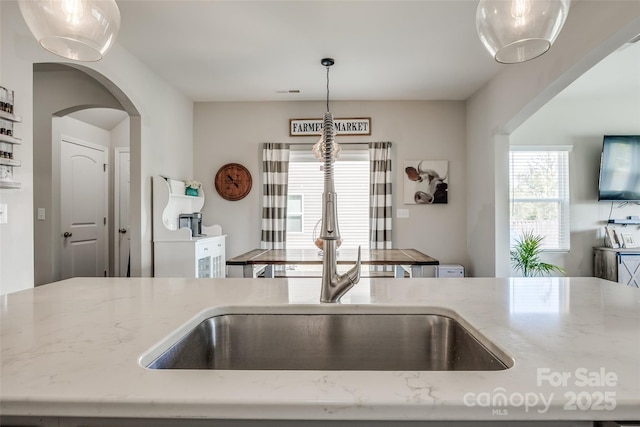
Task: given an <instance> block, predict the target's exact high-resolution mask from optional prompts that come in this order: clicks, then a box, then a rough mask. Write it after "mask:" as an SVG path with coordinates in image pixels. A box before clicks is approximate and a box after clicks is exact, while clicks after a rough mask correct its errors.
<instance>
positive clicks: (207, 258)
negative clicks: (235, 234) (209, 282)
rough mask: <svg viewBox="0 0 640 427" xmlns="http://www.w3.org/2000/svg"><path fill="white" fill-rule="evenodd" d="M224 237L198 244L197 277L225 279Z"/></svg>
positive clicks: (202, 241)
mask: <svg viewBox="0 0 640 427" xmlns="http://www.w3.org/2000/svg"><path fill="white" fill-rule="evenodd" d="M224 243H225V239H224V236H218V237H213V238H211V239H206V240H201V241H198V242H196V277H225V276H226V274H225V266H226V265H225V264H226V261H225V256H224V255H225V248H224V246H225V245H224Z"/></svg>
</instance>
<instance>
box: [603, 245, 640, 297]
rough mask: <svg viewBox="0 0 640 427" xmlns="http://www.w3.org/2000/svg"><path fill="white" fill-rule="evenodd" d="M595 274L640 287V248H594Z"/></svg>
mask: <svg viewBox="0 0 640 427" xmlns="http://www.w3.org/2000/svg"><path fill="white" fill-rule="evenodd" d="M593 254H594V258H593V273H594V274H593V275H594V276H595V277H600V278H602V279H607V280H611V281H613V282H618V283H622V284H625V285H628V286H632V287H635V288H640V248H637V249H613V248H594V252H593Z"/></svg>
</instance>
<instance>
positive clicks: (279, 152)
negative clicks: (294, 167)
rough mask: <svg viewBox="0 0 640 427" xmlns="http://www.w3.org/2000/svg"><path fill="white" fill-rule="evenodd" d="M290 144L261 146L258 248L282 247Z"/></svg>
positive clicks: (285, 228)
mask: <svg viewBox="0 0 640 427" xmlns="http://www.w3.org/2000/svg"><path fill="white" fill-rule="evenodd" d="M288 180H289V144H278V143H270V142H267V143H264V144H263V145H262V183H263V184H262V230H261V237H260V248H261V249H284V248H285V245H286V237H287V232H286V230H287V191H288V188H287V187H288Z"/></svg>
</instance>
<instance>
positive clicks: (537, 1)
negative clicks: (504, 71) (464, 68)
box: [476, 0, 571, 64]
mask: <svg viewBox="0 0 640 427" xmlns="http://www.w3.org/2000/svg"><path fill="white" fill-rule="evenodd" d="M570 3H571V0H480V3H479V4H478V9H477V11H476V29H477V30H478V36H479V37H480V40H481V41H482V43H483V44H484V46H485V47H486V48H487V50H488V51H489V52H490V53H491V55H493V57H494V59H495V60H496V61H498V62H500V63H503V64H515V63H519V62H525V61H528V60H530V59H533V58H537V57H538V56H540V55H542V54H543V53H545V52H546V51H547V50H549V49H550V48H551V45H552V44H553V42H554V41H555V40H556V38H557V37H558V34H560V30H562V26H563V25H564V22H565V20H566V19H567V15H568V14H569V6H570Z"/></svg>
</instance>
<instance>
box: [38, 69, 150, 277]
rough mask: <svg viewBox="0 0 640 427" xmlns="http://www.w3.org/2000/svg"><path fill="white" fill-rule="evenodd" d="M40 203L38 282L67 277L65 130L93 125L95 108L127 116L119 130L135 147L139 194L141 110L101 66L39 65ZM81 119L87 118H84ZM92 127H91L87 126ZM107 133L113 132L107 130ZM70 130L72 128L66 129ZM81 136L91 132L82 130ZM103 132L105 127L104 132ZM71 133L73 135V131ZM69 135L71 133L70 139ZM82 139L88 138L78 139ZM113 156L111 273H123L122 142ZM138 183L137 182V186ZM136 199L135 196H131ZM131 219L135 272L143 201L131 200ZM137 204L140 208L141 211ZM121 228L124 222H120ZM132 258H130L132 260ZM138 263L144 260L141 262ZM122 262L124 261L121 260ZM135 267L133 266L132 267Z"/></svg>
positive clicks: (109, 210)
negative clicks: (119, 215)
mask: <svg viewBox="0 0 640 427" xmlns="http://www.w3.org/2000/svg"><path fill="white" fill-rule="evenodd" d="M33 85H34V115H33V118H34V138H33V141H34V170H36V171H37V172H36V173H34V207H35V208H36V210H37V212H39V213H40V212H41V209H42V210H44V212H47V213H48V214H45V215H44V217H45V219H44V220H42V219H38V215H36V216H35V218H34V272H35V276H34V279H35V284H36V285H41V284H45V283H50V282H52V281H57V280H60V279H63V278H66V277H65V275H63V269H62V256H63V252H62V249H63V242H64V239H65V238H64V230H62V226H61V219H62V209H61V206H62V205H63V203H64V202H62V201H61V200H60V195H61V184H60V183H61V165H60V159H61V135H62V132H61V130H60V129H59V127H60V125H61V124H63V123H64V122H68V123H66V124H67V125H68V124H69V123H71V127H72V128H73V126H74V125H75V124H76V123H75V122H77V123H78V129H82V128H83V126H84V124H86V125H87V126H94V127H95V123H94V124H92V125H89V124H87V120H89V119H88V118H87V117H89V115H90V114H91V113H94V116H95V113H98V116H96V117H95V118H96V119H97V118H99V117H100V113H101V112H102V116H103V117H102V119H104V118H105V117H104V116H105V115H106V114H108V113H106V111H108V110H104V109H105V108H106V109H110V110H117V111H119V112H120V113H121V114H122V115H121V116H120V117H123V116H124V117H126V121H127V123H126V125H127V126H126V128H127V129H126V130H124V131H123V130H122V129H120V130H119V134H120V135H122V133H123V132H125V133H126V136H127V137H128V145H129V147H130V156H131V158H130V162H129V164H130V173H129V176H130V177H131V181H130V182H131V187H132V188H133V190H132V191H131V193H130V194H133V195H135V194H139V190H138V191H136V190H135V189H136V188H138V189H139V187H140V179H139V176H140V174H139V170H140V157H139V153H140V120H139V113H138V111H137V109H136V108H135V107H134V106H133V104H132V103H131V101H130V100H129V98H128V97H127V96H126V95H125V94H124V93H123V92H122V91H121V90H120V89H119V88H117V87H116V86H115V85H114V84H113V83H112V82H111V81H109V80H108V79H106V78H105V77H104V76H102V75H101V74H99V73H97V72H96V71H95V70H92V69H89V68H86V67H84V66H79V65H75V64H73V65H71V64H69V65H62V64H52V63H46V64H34V80H33ZM80 119H84V121H83V120H80ZM86 129H88V127H87V128H85V129H84V130H86ZM102 131H103V133H104V132H107V131H105V130H102ZM66 132H67V134H68V133H69V131H68V130H66ZM78 132H79V134H80V135H86V134H84V133H83V132H82V131H81V130H79V131H78ZM98 134H99V132H98ZM67 136H68V135H67ZM67 139H69V138H67ZM78 139H80V140H82V139H83V138H78ZM109 145H110V146H109V148H108V156H107V160H106V161H105V165H106V166H104V167H105V169H107V166H108V172H109V176H110V177H111V178H109V180H108V183H107V186H106V188H107V189H106V194H107V213H106V216H105V218H106V219H105V224H104V226H105V227H106V229H107V231H106V233H105V234H106V238H107V241H108V242H109V244H108V247H109V248H110V249H109V250H108V252H107V253H108V254H109V261H108V262H106V265H107V268H106V269H105V271H107V275H114V276H117V275H119V270H120V269H118V271H116V264H119V263H116V261H115V257H116V254H115V251H114V248H115V246H116V244H117V239H116V238H115V237H114V235H115V230H116V227H117V226H118V225H117V224H116V222H115V221H114V219H115V212H114V209H115V202H114V194H115V193H114V191H113V190H114V181H115V180H114V179H113V177H114V176H115V171H114V169H113V167H114V166H115V153H116V150H115V148H116V146H117V143H114V144H109ZM136 186H137V187H136ZM130 200H131V199H130ZM129 206H130V207H131V208H130V210H129V212H130V213H129V218H130V224H129V225H128V226H129V229H128V230H127V232H128V234H129V238H130V239H131V240H130V241H131V247H132V248H133V249H132V251H131V264H130V265H131V268H130V269H129V270H130V271H132V272H133V275H135V272H136V271H139V259H140V256H139V253H137V254H136V248H138V249H139V247H140V237H139V236H140V232H139V230H140V212H139V206H140V204H139V203H135V202H134V203H129ZM136 207H137V212H136ZM119 228H120V227H119ZM127 261H128V260H127ZM136 262H137V263H138V264H136ZM118 267H119V265H118ZM127 267H129V265H128V266H127Z"/></svg>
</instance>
